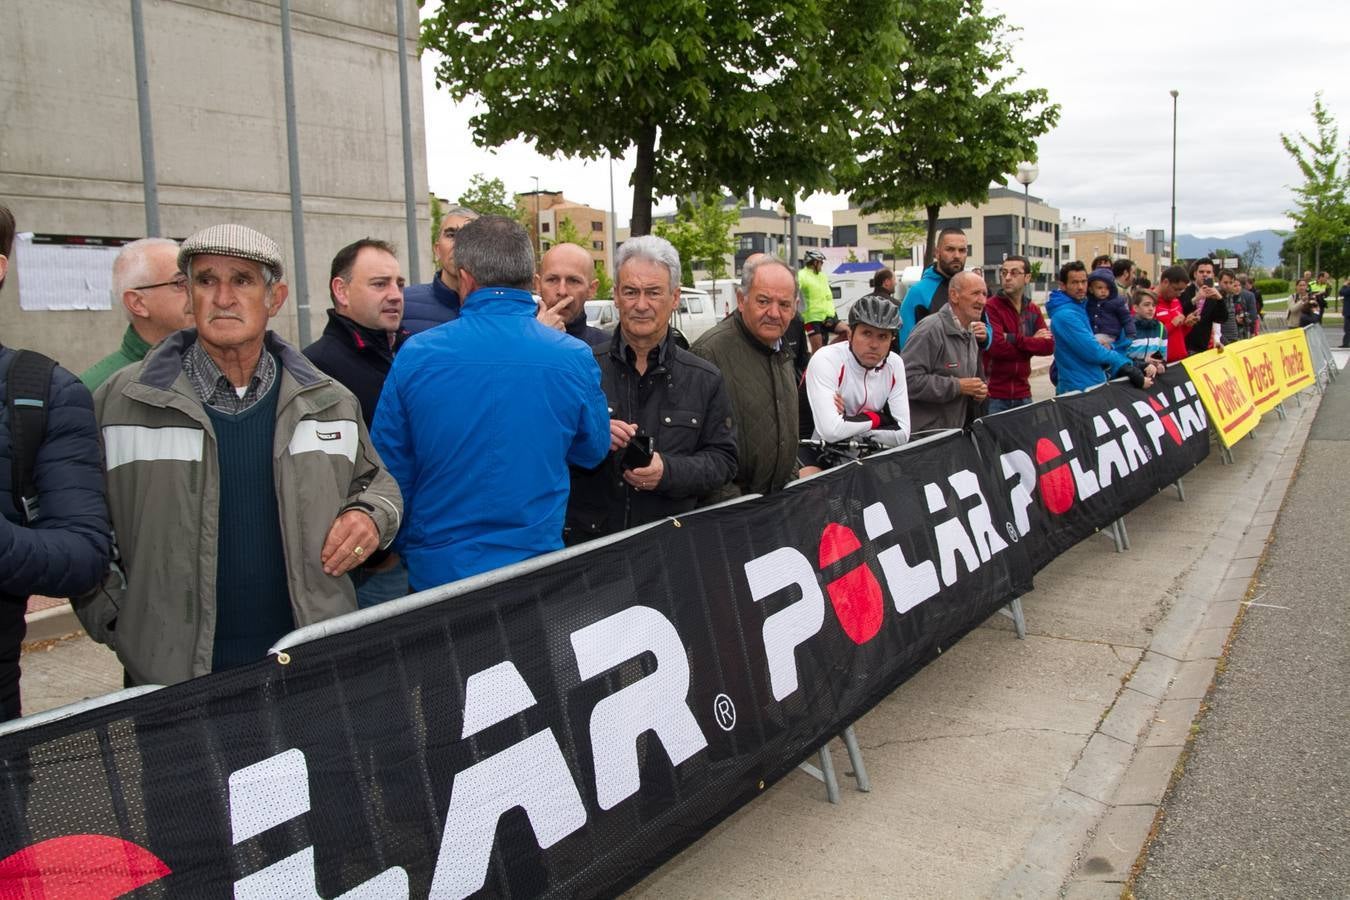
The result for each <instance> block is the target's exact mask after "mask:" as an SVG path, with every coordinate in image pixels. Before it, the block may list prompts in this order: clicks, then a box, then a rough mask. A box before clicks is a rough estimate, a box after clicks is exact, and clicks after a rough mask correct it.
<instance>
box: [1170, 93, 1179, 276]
mask: <svg viewBox="0 0 1350 900" xmlns="http://www.w3.org/2000/svg"><path fill="white" fill-rule="evenodd" d="M1168 93H1169V94H1171V95H1172V253H1171V264H1172V265H1174V266H1175V265H1176V264H1177V91H1176V89H1175V88H1174V89H1172V90H1170V91H1168Z"/></svg>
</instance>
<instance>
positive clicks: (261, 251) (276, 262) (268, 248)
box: [178, 225, 282, 278]
mask: <svg viewBox="0 0 1350 900" xmlns="http://www.w3.org/2000/svg"><path fill="white" fill-rule="evenodd" d="M203 253H210V254H215V255H217V256H237V257H239V258H240V259H251V260H253V261H254V262H256V263H262V264H263V265H264V266H268V267H269V268H271V270H272V271H273V272H275V273H276V277H277V278H280V277H281V276H282V267H281V248H280V247H278V246H277V242H276V241H274V240H272V239H271V238H270V237H268V236H267V235H265V234H263V233H262V232H261V231H254V230H253V229H252V228H249V227H248V226H247V225H212V226H211V227H209V228H203V229H202V230H201V231H199V232H197V233H196V234H194V235H193V236H192V237H190V238H188V239H187V240H185V241H183V245H182V246H181V247H179V248H178V269H179V271H181V272H183V273H186V272H187V261H188V260H189V259H191V258H192V257H194V256H199V255H201V254H203Z"/></svg>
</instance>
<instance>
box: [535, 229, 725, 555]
mask: <svg viewBox="0 0 1350 900" xmlns="http://www.w3.org/2000/svg"><path fill="white" fill-rule="evenodd" d="M557 249H558V248H557V247H555V248H553V250H550V251H549V252H550V253H552V252H554V250H557ZM618 264H619V269H618V279H617V282H616V284H615V291H614V302H615V305H616V306H617V307H618V312H619V326H618V327H617V328H616V329H615V330H614V336H613V337H612V338H611V339H610V340H609V341H607V342H606V343H605V344H604V345H602V346H598V347H595V348H594V353H595V361H596V363H598V364H599V366H600V386H601V388H602V389H603V390H604V392H605V397H606V398H608V400H609V415H610V422H609V430H610V437H611V440H610V446H611V447H612V448H613V452H612V453H611V454H610V455H609V456H608V457H607V458H606V459H605V460H604V461H603V462H602V463H601V464H600V465H599V466H597V467H596V468H594V469H581V468H578V467H575V466H574V467H573V468H572V493H571V496H570V497H569V498H568V502H567V525H566V530H565V532H564V540H565V542H566V543H568V544H576V543H580V542H581V541H585V540H590V539H591V538H594V537H599V536H600V535H604V534H612V533H613V532H616V531H622V530H623V529H625V528H632V527H634V526H636V525H642V524H645V523H647V522H654V521H656V520H658V519H663V518H665V517H666V516H676V515H680V514H681V513H685V512H688V511H689V510H691V509H693V508H694V506H695V505H697V503H698V500H699V498H700V497H703V496H704V495H707V494H710V493H712V492H713V491H715V490H718V489H720V488H721V487H722V486H723V485H725V484H727V483H729V482H730V481H731V479H732V477H733V476H734V475H735V474H736V432H735V430H734V428H733V427H732V423H731V402H730V400H728V398H727V392H726V388H725V386H724V385H723V383H722V373H721V372H719V371H717V367H716V366H714V365H713V364H712V363H710V362H707V361H705V360H703V359H700V358H699V357H697V356H695V355H694V354H692V353H690V352H689V351H687V350H683V349H681V348H680V347H679V345H678V344H677V343H676V342H675V340H674V339H673V337H672V334H671V328H670V315H671V313H672V312H674V310H675V307H676V306H677V305H678V304H679V302H680V256H679V254H678V253H677V252H676V250H675V248H674V247H673V246H672V245H671V243H670V242H669V241H667V240H665V239H664V238H660V237H655V236H653V235H645V236H643V237H636V238H631V239H629V240H627V241H625V242H624V244H623V246H622V247H620V248H619V256H618Z"/></svg>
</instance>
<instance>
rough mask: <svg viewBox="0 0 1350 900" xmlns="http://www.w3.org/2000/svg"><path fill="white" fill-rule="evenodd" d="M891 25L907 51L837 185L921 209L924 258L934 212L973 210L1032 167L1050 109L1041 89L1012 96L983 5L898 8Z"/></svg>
mask: <svg viewBox="0 0 1350 900" xmlns="http://www.w3.org/2000/svg"><path fill="white" fill-rule="evenodd" d="M898 24H899V25H900V27H901V31H902V35H903V38H904V40H905V42H906V43H907V44H908V45H909V46H911V47H912V48H913V51H912V52H910V53H908V54H906V55H905V56H904V58H902V59H899V60H898V62H897V64H896V65H895V66H894V67H893V71H892V82H891V85H890V88H891V98H890V101H889V103H887V104H886V105H885V106H884V108H883V109H881V110H880V111H878V112H875V113H872V114H870V115H867V116H865V117H864V123H863V125H862V127H861V130H860V131H859V135H858V139H857V142H856V147H857V152H858V156H859V167H858V170H857V171H856V173H846V174H845V177H844V178H843V179H842V182H843V186H844V187H845V189H847V190H849V191H850V192H851V194H852V198H853V200H854V202H856V203H859V204H862V205H864V206H868V207H871V208H875V209H893V210H900V209H916V208H923V209H924V210H925V211H926V212H927V218H928V222H927V226H928V227H927V251H926V253H925V260H931V259H932V255H933V244H934V240H935V237H936V231H937V216H938V210H939V209H940V208H941V207H942V205H943V204H951V203H963V202H968V203H982V202H984V201H985V200H987V199H988V197H989V185H990V183H991V182H995V181H1003V180H1004V179H1005V177H1006V176H1008V175H1011V174H1012V173H1013V172H1015V171H1016V168H1017V164H1018V163H1019V162H1022V161H1023V160H1034V159H1035V158H1036V139H1037V138H1038V137H1040V136H1041V135H1043V134H1045V133H1046V132H1048V131H1049V130H1050V129H1051V128H1053V127H1054V125H1055V123H1056V122H1058V121H1059V105H1058V104H1051V103H1049V95H1048V94H1047V93H1046V91H1045V90H1043V89H1039V88H1036V89H1030V90H1014V88H1013V83H1014V81H1015V80H1016V79H1017V78H1018V77H1020V75H1021V74H1022V70H1021V69H1020V68H1015V67H1014V65H1013V59H1012V45H1011V35H1012V33H1013V31H1014V30H1015V29H1013V28H1012V27H1011V26H1009V25H1008V24H1007V23H1006V21H1005V19H1004V17H1003V16H989V15H985V14H984V11H983V0H907V2H905V3H902V4H900V5H899V13H898Z"/></svg>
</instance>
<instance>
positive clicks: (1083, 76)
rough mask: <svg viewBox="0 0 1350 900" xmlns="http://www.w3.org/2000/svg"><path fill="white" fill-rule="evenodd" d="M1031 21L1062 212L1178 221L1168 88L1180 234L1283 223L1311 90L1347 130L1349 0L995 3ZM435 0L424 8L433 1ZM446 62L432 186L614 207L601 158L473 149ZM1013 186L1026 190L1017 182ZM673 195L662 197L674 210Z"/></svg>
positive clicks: (434, 125) (1034, 83) (1126, 220)
mask: <svg viewBox="0 0 1350 900" xmlns="http://www.w3.org/2000/svg"><path fill="white" fill-rule="evenodd" d="M987 2H988V4H989V5H988V8H989V9H990V10H992V11H996V12H1001V13H1004V14H1005V15H1006V16H1007V17H1008V20H1009V22H1010V23H1013V24H1016V25H1019V26H1021V27H1022V29H1023V30H1022V32H1021V34H1020V35H1019V36H1018V40H1017V45H1016V51H1015V56H1016V60H1017V64H1018V65H1019V66H1020V67H1021V68H1022V69H1024V70H1025V74H1024V75H1023V76H1022V79H1021V81H1020V84H1021V85H1022V86H1025V87H1044V88H1046V89H1047V90H1048V91H1049V92H1050V98H1051V100H1052V101H1054V102H1057V103H1059V104H1060V106H1061V107H1062V109H1061V114H1060V122H1059V125H1058V127H1056V128H1055V130H1054V131H1052V132H1051V133H1050V134H1048V135H1046V136H1044V137H1043V138H1042V139H1041V143H1040V159H1039V165H1040V173H1041V174H1040V177H1039V179H1038V180H1037V181H1036V183H1035V184H1033V185H1032V187H1031V192H1032V194H1033V195H1038V196H1041V197H1044V198H1045V200H1046V201H1047V202H1049V203H1050V204H1051V205H1053V206H1056V207H1058V208H1059V210H1060V212H1061V214H1062V215H1063V217H1064V218H1065V219H1066V220H1067V219H1069V218H1070V217H1071V216H1081V217H1083V218H1085V219H1086V220H1087V223H1088V225H1090V226H1111V225H1113V224H1114V225H1116V226H1117V227H1121V228H1124V227H1129V228H1131V229H1132V230H1133V231H1134V233H1136V234H1138V233H1140V232H1141V231H1142V230H1143V229H1145V228H1163V229H1166V228H1167V227H1168V222H1169V217H1170V214H1171V212H1170V205H1171V154H1172V98H1171V97H1170V96H1168V91H1169V90H1171V89H1173V88H1175V89H1176V90H1178V91H1180V98H1179V102H1178V126H1177V231H1178V232H1179V233H1181V234H1194V235H1197V236H1200V237H1230V236H1233V235H1237V234H1241V233H1243V232H1246V231H1252V230H1256V229H1260V228H1285V227H1288V226H1289V221H1288V219H1287V218H1286V217H1285V215H1284V211H1285V210H1286V209H1288V208H1289V206H1290V204H1291V195H1290V191H1289V185H1292V184H1296V183H1299V182H1300V181H1301V176H1300V175H1299V172H1298V169H1297V168H1296V167H1295V166H1294V163H1293V161H1292V160H1291V159H1290V158H1289V156H1288V154H1287V153H1285V151H1284V148H1283V147H1281V146H1280V140H1279V135H1280V133H1281V132H1286V133H1293V132H1296V131H1302V132H1306V133H1308V134H1312V132H1313V126H1312V117H1311V113H1310V110H1311V109H1312V103H1313V94H1314V92H1315V91H1317V90H1322V91H1323V103H1325V104H1326V106H1327V108H1328V109H1329V110H1331V112H1332V114H1333V115H1334V116H1336V118H1337V119H1338V121H1339V122H1340V123H1341V134H1340V137H1341V143H1342V145H1343V146H1344V145H1345V143H1346V140H1347V138H1350V4H1346V3H1344V2H1343V0H1331V2H1318V3H1313V2H1309V0H1286V2H1282V3H1275V2H1271V0H1230V2H1225V3H1213V2H1208V3H1206V2H1195V0H1172V2H1167V3H1164V2H1158V0H1139V2H1135V3H1132V4H1127V5H1124V6H1122V5H1120V4H1114V3H1112V4H1108V3H1100V2H1083V0H987ZM434 5H435V4H434V3H428V4H427V9H428V10H430V9H431V8H432V7H434ZM434 62H435V59H434V57H433V55H432V54H429V53H428V54H426V56H425V57H424V59H423V66H422V71H423V90H424V107H425V112H426V119H427V142H428V150H427V168H428V174H429V178H430V185H431V190H432V191H434V192H435V193H436V194H438V195H439V196H442V197H448V198H451V199H453V198H455V197H457V196H459V194H460V193H461V192H462V191H463V190H464V189H465V188H466V187H467V186H468V183H469V178H470V177H471V176H472V175H473V174H474V173H476V172H482V173H485V174H487V175H489V176H493V177H498V178H501V179H502V180H503V181H504V182H505V184H506V187H507V189H508V190H510V191H529V190H533V189H534V185H535V182H534V178H533V177H532V176H536V175H537V176H538V177H539V185H540V187H541V188H543V189H544V190H561V191H564V192H565V193H566V194H567V196H568V198H569V199H572V200H577V201H580V202H583V203H587V204H589V205H591V206H596V207H600V208H608V207H609V205H610V187H609V185H610V181H609V165H608V163H607V162H606V161H604V160H601V161H599V162H587V161H584V160H579V159H577V160H570V159H551V158H547V157H541V156H539V155H538V154H536V153H534V152H533V150H532V149H531V148H530V146H529V145H528V144H526V143H524V142H513V143H511V144H508V145H506V146H503V147H501V148H498V149H496V150H486V149H483V148H479V147H476V146H475V145H474V144H473V142H472V140H471V139H470V137H469V134H468V130H467V127H466V125H465V123H466V122H467V119H468V116H469V114H470V109H469V108H468V107H461V106H457V105H456V104H454V103H453V102H452V101H451V100H450V98H449V96H448V95H447V94H446V93H445V92H444V91H439V90H436V88H435V82H434V78H433V76H432V69H433V66H434ZM631 159H632V154H631V152H630V154H629V155H628V157H627V158H626V159H616V160H615V161H614V196H615V205H616V207H617V210H618V221H619V224H620V225H623V224H626V223H627V221H628V214H629V211H630V209H631V207H632V191H631V189H630V188H629V186H628V179H629V176H630V175H631V174H632V162H631ZM1013 186H1014V187H1020V186H1019V185H1017V184H1016V182H1014V183H1013ZM672 205H673V204H672V203H671V202H670V201H669V200H666V201H658V203H657V208H658V210H665V209H670V208H671V207H672ZM845 205H846V204H845V202H844V200H843V198H842V197H831V196H827V195H823V194H817V195H815V196H813V197H811V198H808V199H806V200H805V201H804V202H803V204H802V206H803V211H804V212H806V213H808V214H810V215H812V216H813V217H814V218H815V219H816V221H818V222H823V223H826V224H828V223H829V222H830V212H831V210H834V209H840V208H843V207H844V206H845Z"/></svg>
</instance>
